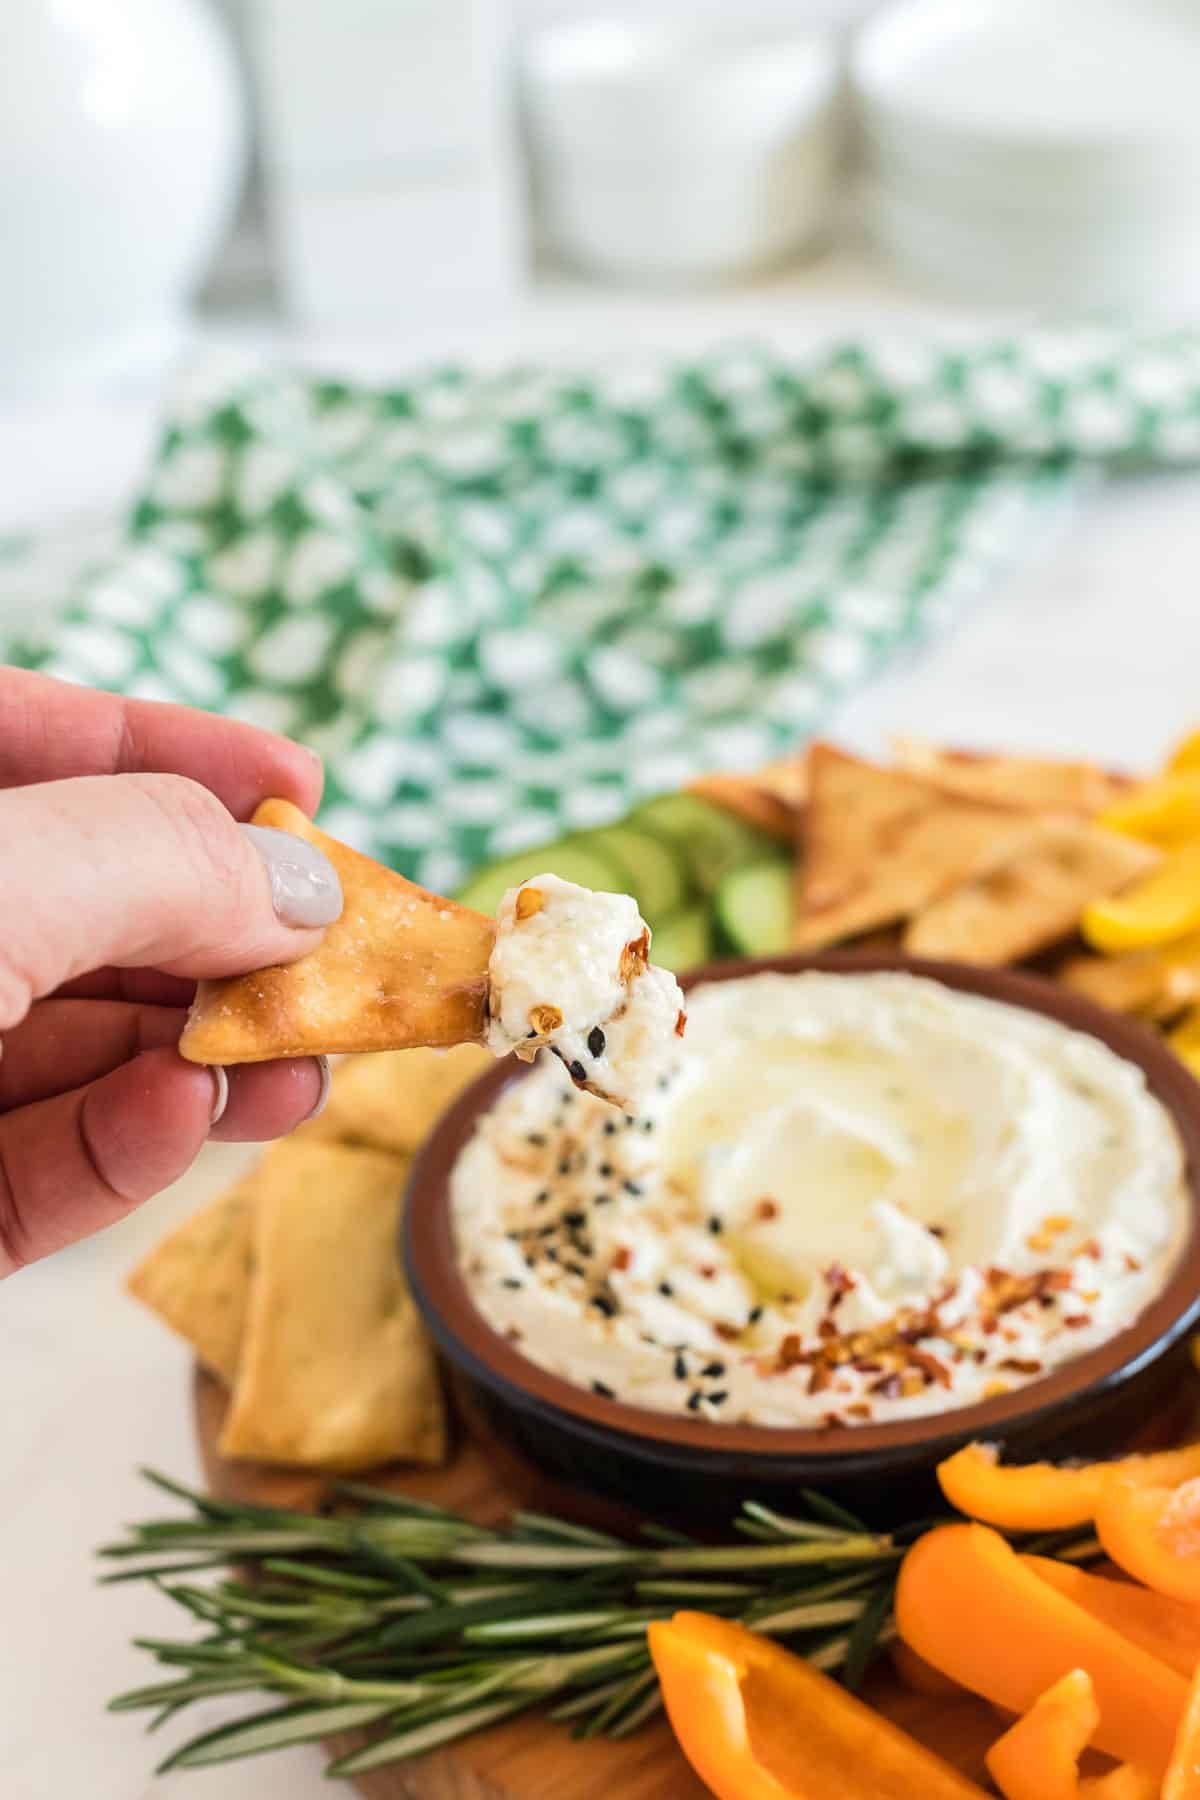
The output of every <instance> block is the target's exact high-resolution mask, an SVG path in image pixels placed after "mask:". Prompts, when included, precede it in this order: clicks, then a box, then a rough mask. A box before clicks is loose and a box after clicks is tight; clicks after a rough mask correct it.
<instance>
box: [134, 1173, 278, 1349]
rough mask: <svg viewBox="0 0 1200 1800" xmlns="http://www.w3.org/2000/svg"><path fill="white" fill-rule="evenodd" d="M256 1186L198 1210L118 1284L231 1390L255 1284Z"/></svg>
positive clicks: (240, 1187)
mask: <svg viewBox="0 0 1200 1800" xmlns="http://www.w3.org/2000/svg"><path fill="white" fill-rule="evenodd" d="M255 1184H256V1173H251V1174H250V1175H248V1176H246V1177H244V1178H243V1179H242V1180H241V1181H239V1182H237V1183H236V1184H235V1185H234V1186H233V1187H231V1188H230V1189H229V1190H228V1191H227V1192H226V1193H224V1194H221V1195H219V1196H218V1198H217V1199H215V1200H210V1201H209V1202H208V1204H207V1205H206V1206H202V1207H201V1208H200V1209H199V1211H198V1212H195V1213H193V1214H192V1216H191V1218H190V1219H186V1220H185V1221H184V1223H183V1224H182V1225H181V1226H179V1228H178V1230H176V1231H173V1232H171V1234H170V1236H169V1237H165V1238H164V1239H163V1240H162V1242H161V1243H160V1244H157V1245H155V1247H154V1249H153V1250H152V1251H151V1252H150V1254H149V1256H147V1257H145V1258H144V1259H143V1260H142V1261H141V1262H140V1263H139V1264H138V1266H137V1267H136V1268H135V1269H134V1270H133V1272H132V1274H131V1275H130V1276H129V1278H128V1280H127V1282H126V1284H125V1285H126V1288H127V1290H128V1292H129V1293H131V1294H133V1295H134V1297H135V1298H136V1299H138V1300H140V1301H141V1302H142V1303H143V1305H145V1306H148V1307H149V1308H150V1309H151V1311H152V1312H156V1313H157V1314H158V1316H159V1318H160V1319H162V1320H163V1321H164V1322H165V1323H166V1324H167V1325H169V1326H170V1327H171V1330H172V1331H177V1332H178V1333H179V1335H180V1337H182V1338H186V1340H187V1342H188V1343H189V1344H190V1345H191V1346H192V1348H193V1350H194V1351H195V1352H196V1355H197V1356H198V1357H199V1359H200V1361H201V1362H202V1363H203V1364H204V1366H205V1368H207V1369H211V1370H212V1372H213V1374H214V1375H219V1376H220V1377H221V1379H222V1381H225V1382H228V1383H230V1384H232V1382H233V1378H234V1376H235V1375H236V1373H237V1366H238V1357H239V1355H240V1352H241V1344H242V1331H243V1328H244V1325H245V1321H246V1307H247V1304H248V1302H249V1298H250V1286H251V1282H252V1280H253V1277H254V1195H255Z"/></svg>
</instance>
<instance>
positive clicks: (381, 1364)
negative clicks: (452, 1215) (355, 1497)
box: [220, 1138, 446, 1470]
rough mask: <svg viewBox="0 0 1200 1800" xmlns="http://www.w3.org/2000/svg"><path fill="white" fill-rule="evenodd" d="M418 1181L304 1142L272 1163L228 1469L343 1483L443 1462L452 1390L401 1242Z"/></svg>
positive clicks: (364, 1154) (364, 1158)
mask: <svg viewBox="0 0 1200 1800" xmlns="http://www.w3.org/2000/svg"><path fill="white" fill-rule="evenodd" d="M407 1170H408V1165H407V1162H406V1161H405V1160H404V1158H402V1157H397V1156H385V1155H383V1154H381V1153H380V1152H379V1151H377V1150H358V1149H350V1148H348V1147H347V1146H345V1145H341V1144H313V1143H305V1142H301V1141H298V1140H296V1139H294V1138H291V1139H285V1140H284V1141H283V1142H281V1143H278V1144H275V1145H274V1146H273V1147H272V1149H271V1150H270V1151H269V1152H268V1154H267V1156H266V1157H264V1159H263V1161H262V1163H261V1164H260V1165H259V1168H258V1170H257V1171H256V1175H255V1177H254V1182H255V1207H254V1220H255V1231H254V1246H255V1276H254V1286H253V1288H252V1290H251V1294H250V1308H249V1313H248V1315H247V1319H246V1331H245V1337H244V1340H243V1343H242V1356H241V1362H240V1364H239V1367H238V1373H237V1382H236V1384H235V1387H234V1393H233V1404H232V1405H231V1407H230V1409H229V1412H228V1415H227V1416H226V1420H225V1428H224V1431H223V1433H222V1436H221V1444H220V1448H221V1454H222V1455H223V1456H239V1457H251V1458H254V1459H257V1460H259V1461H262V1462H282V1463H300V1464H304V1465H306V1466H309V1467H314V1468H323V1469H341V1470H353V1469H365V1468H370V1467H371V1466H372V1465H373V1464H375V1463H382V1462H392V1461H396V1460H398V1459H403V1460H405V1461H408V1462H422V1463H436V1462H440V1461H441V1460H442V1457H443V1456H444V1454H445V1444H446V1436H445V1417H444V1411H443V1405H442V1395H441V1387H440V1384H439V1381H438V1375H437V1369H436V1367H435V1364H434V1358H433V1351H432V1349H431V1347H430V1344H429V1340H428V1338H427V1337H426V1335H425V1331H424V1327H423V1326H422V1324H421V1320H420V1318H419V1316H418V1313H417V1310H416V1306H415V1305H414V1303H413V1299H412V1296H411V1294H410V1293H409V1291H408V1287H407V1284H406V1283H405V1280H404V1274H403V1271H402V1269H401V1266H400V1257H399V1252H398V1247H397V1243H396V1234H397V1231H398V1229H399V1222H400V1213H401V1207H402V1203H403V1191H404V1182H405V1177H406V1175H407Z"/></svg>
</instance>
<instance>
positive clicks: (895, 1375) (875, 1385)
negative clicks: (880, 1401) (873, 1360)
mask: <svg viewBox="0 0 1200 1800" xmlns="http://www.w3.org/2000/svg"><path fill="white" fill-rule="evenodd" d="M900 1386H901V1383H900V1371H899V1370H898V1369H893V1370H892V1373H891V1374H890V1375H881V1376H880V1377H879V1380H878V1381H873V1382H872V1383H871V1388H870V1391H871V1393H873V1394H882V1395H883V1397H884V1399H885V1400H898V1399H899V1398H900Z"/></svg>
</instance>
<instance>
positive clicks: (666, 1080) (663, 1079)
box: [658, 1075, 671, 1088]
mask: <svg viewBox="0 0 1200 1800" xmlns="http://www.w3.org/2000/svg"><path fill="white" fill-rule="evenodd" d="M658 1085H659V1087H660V1088H669V1087H670V1085H671V1077H670V1076H669V1075H660V1076H659V1078H658Z"/></svg>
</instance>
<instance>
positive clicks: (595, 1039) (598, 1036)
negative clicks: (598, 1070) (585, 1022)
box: [588, 1025, 606, 1056]
mask: <svg viewBox="0 0 1200 1800" xmlns="http://www.w3.org/2000/svg"><path fill="white" fill-rule="evenodd" d="M605 1042H606V1039H605V1036H604V1033H603V1032H602V1031H601V1029H600V1027H599V1026H598V1025H593V1026H592V1029H591V1030H590V1031H589V1032H588V1049H589V1050H590V1051H591V1053H592V1055H593V1056H603V1055H604V1046H605Z"/></svg>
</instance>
